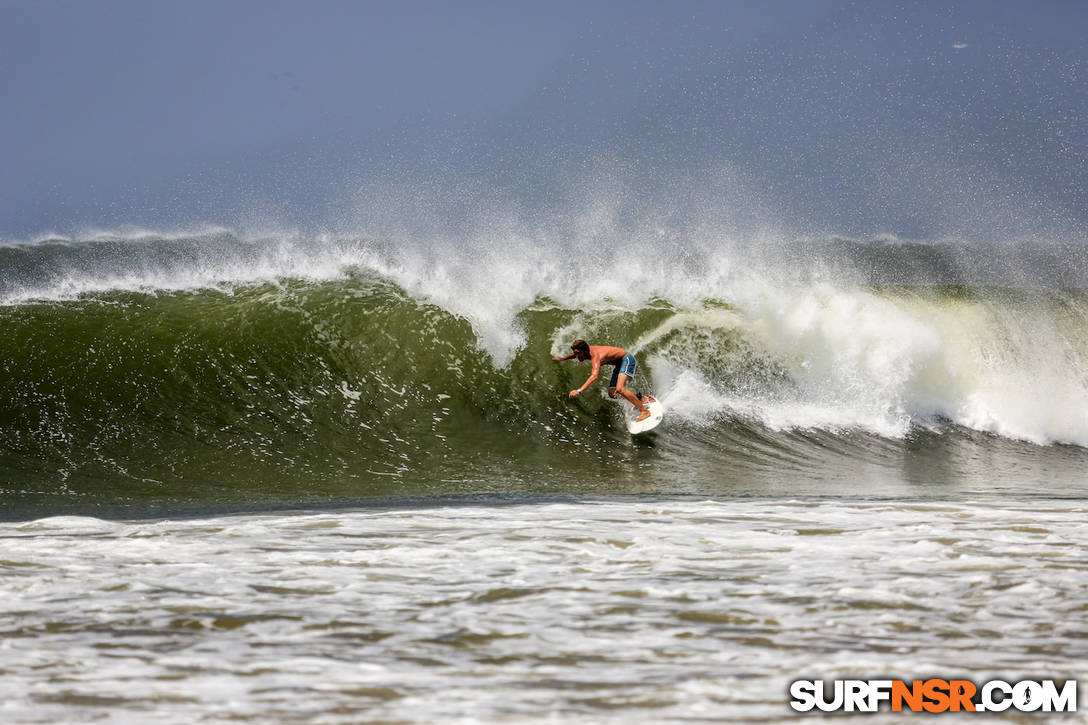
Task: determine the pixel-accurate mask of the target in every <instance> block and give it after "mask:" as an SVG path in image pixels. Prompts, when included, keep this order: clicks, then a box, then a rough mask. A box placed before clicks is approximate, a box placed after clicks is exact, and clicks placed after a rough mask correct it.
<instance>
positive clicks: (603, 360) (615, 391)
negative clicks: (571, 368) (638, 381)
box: [552, 340, 650, 421]
mask: <svg viewBox="0 0 1088 725" xmlns="http://www.w3.org/2000/svg"><path fill="white" fill-rule="evenodd" d="M570 349H571V350H574V352H572V353H571V354H570V355H566V356H565V357H556V356H555V355H552V360H555V361H556V362H563V361H564V360H570V359H571V358H577V359H579V360H582V361H585V360H591V361H592V362H593V372H591V373H590V374H589V379H587V380H586V382H585V384H584V385H582V387H580V388H578V389H577V390H572V391H570V397H572V398H577V397H578V396H579V395H581V394H582V393H583V392H584V391H585V389H586V388H588V387H589V386H590V385H593V383H594V382H596V381H597V376H598V375H600V372H601V365H614V366H615V370H614V371H613V372H612V381H611V382H610V383H609V384H608V397H610V398H612V399H613V400H614V399H615V398H616V396H617V395H622V396H623V397H625V398H627V400H629V401H630V402H631V405H633V406H635V407H636V408H637V409H638V411H639V414H638V417H637V418H635V420H636V421H640V420H646V419H647V418H649V417H650V411H649V410H647V409H646V406H645V405H643V404H642V401H641V400H639V399H638V396H636V395H635V394H634V393H632V392H631V391H630V390H628V389H627V382H628V381H629V380H633V379H634V377H635V356H634V355H632V354H631V353H629V352H627V351H626V350H624V349H622V348H619V347H608V346H607V345H590V344H589V343H588V342H586V341H585V340H575V341H574V342H573V343H571V346H570Z"/></svg>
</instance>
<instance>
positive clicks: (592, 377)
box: [570, 360, 601, 398]
mask: <svg viewBox="0 0 1088 725" xmlns="http://www.w3.org/2000/svg"><path fill="white" fill-rule="evenodd" d="M600 374H601V361H600V360H594V361H593V372H591V373H590V374H589V377H588V378H586V381H585V382H584V383H582V387H580V388H578V389H577V390H572V391H570V397H572V398H576V397H578V396H579V395H580V394H581V393H582V392H583V391H584V390H585V389H586V388H588V387H589V386H590V385H593V383H595V382H597V376H599V375H600Z"/></svg>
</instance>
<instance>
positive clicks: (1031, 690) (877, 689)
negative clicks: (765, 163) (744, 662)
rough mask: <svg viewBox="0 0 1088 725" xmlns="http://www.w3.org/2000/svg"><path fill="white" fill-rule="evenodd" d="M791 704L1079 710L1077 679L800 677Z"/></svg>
mask: <svg viewBox="0 0 1088 725" xmlns="http://www.w3.org/2000/svg"><path fill="white" fill-rule="evenodd" d="M790 697H792V698H793V699H792V700H790V707H792V708H793V709H794V710H796V711H798V712H809V711H810V710H813V709H816V710H821V711H823V712H836V711H844V712H877V711H878V710H880V709H881V706H882V705H884V704H885V703H886V704H887V705H888V707H889V708H890V709H891V711H892V712H902V711H907V712H1004V711H1006V710H1009V709H1010V708H1011V709H1013V710H1017V711H1019V712H1036V711H1042V712H1076V711H1077V681H1076V680H1065V681H1064V682H1063V684H1062V685H1061V687H1059V686H1058V685H1057V684H1056V682H1055V681H1054V680H1038V681H1036V680H1021V681H1020V682H1013V683H1009V682H1005V681H1004V680H990V681H989V682H986V683H984V684H983V685H982V686H981V687H980V686H978V685H976V684H975V683H973V682H971V681H970V680H942V679H937V678H932V679H928V680H912V681H911V682H909V683H908V682H906V681H905V680H834V682H833V683H828V682H825V681H824V680H796V681H795V682H793V683H791V684H790Z"/></svg>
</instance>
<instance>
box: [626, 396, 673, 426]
mask: <svg viewBox="0 0 1088 725" xmlns="http://www.w3.org/2000/svg"><path fill="white" fill-rule="evenodd" d="M642 404H643V405H645V406H646V409H647V410H649V411H650V417H649V418H646V419H645V420H642V421H639V422H638V423H636V422H635V418H637V417H638V410H637V409H635V411H634V415H631V416H629V417H628V418H627V430H628V431H630V433H631V435H638V434H639V433H646V432H647V431H651V430H653V429H654V428H656V427H657V426H659V425H661V420H662V419H663V418H664V416H665V406H664V405H662V404H661V402H660V401H658V400H655V399H654V398H653V397H652V396H649V395H643V396H642Z"/></svg>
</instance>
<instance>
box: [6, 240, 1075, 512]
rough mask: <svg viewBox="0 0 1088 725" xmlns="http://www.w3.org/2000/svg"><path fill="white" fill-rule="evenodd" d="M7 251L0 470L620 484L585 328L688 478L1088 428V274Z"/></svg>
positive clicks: (87, 249)
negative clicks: (635, 364) (956, 274)
mask: <svg viewBox="0 0 1088 725" xmlns="http://www.w3.org/2000/svg"><path fill="white" fill-rule="evenodd" d="M885 243H887V242H880V243H879V244H885ZM515 246H516V244H515ZM306 249H309V250H310V251H311V252H313V251H314V250H315V249H316V250H317V251H318V252H319V253H317V254H311V255H310V256H309V257H308V258H306V259H302V257H305V253H304V252H305V250H306ZM508 251H509V249H508ZM0 252H2V254H0V261H2V265H0V270H3V274H2V277H0V279H2V280H3V284H4V285H5V287H4V296H5V301H6V305H5V306H3V307H0V318H2V319H3V327H4V331H5V335H4V339H3V341H2V342H0V347H2V349H3V359H4V363H3V366H4V376H3V378H4V379H3V381H2V382H0V397H2V399H3V400H4V401H5V407H4V412H3V418H2V420H0V424H2V428H3V430H4V434H5V435H4V440H3V444H2V447H0V468H2V470H3V472H4V473H5V474H6V475H7V477H8V479H9V480H18V481H23V482H26V481H37V482H38V485H40V486H42V487H43V490H48V491H56V490H58V488H57V487H58V486H59V487H61V489H65V490H70V491H77V492H78V491H85V492H86V491H98V490H100V489H101V488H102V487H103V486H105V487H108V488H109V489H110V490H111V491H112V495H114V496H122V497H123V496H134V497H137V498H138V497H141V496H146V495H154V494H155V493H156V491H161V490H163V489H171V487H176V486H184V487H186V488H187V489H190V490H191V489H193V488H198V487H199V486H207V487H211V488H212V489H215V488H222V487H226V488H227V489H231V490H234V489H249V490H252V489H253V488H254V487H256V486H258V482H259V487H260V490H261V493H262V494H267V495H270V496H273V497H274V496H276V495H278V494H277V492H280V493H283V492H289V493H288V494H285V495H297V494H298V492H299V489H300V486H301V487H302V488H306V487H307V486H309V487H312V488H313V489H314V490H316V491H323V490H329V486H332V488H334V489H335V490H337V491H341V492H344V491H350V492H352V493H356V494H358V493H362V494H367V495H370V494H388V493H392V492H396V491H398V490H399V489H398V485H399V482H401V481H404V480H406V479H410V478H411V479H413V480H416V481H426V482H428V483H427V485H429V486H434V487H437V489H438V490H451V489H452V490H462V489H465V488H467V489H471V488H472V486H473V485H474V484H473V481H476V480H479V479H480V477H485V476H486V475H487V472H488V471H501V472H502V475H503V476H505V477H506V478H507V479H508V480H510V481H514V485H517V484H516V482H517V481H518V480H525V481H529V480H533V481H535V483H532V484H531V485H533V486H537V487H539V486H541V485H545V486H546V484H541V483H540V482H539V479H538V478H536V477H534V476H529V475H526V476H524V477H520V478H519V476H520V474H519V473H518V471H526V470H529V469H532V470H538V469H540V468H546V469H548V470H549V471H550V472H551V473H550V475H551V476H552V477H553V480H561V479H564V478H566V479H569V480H575V479H577V480H581V481H583V482H585V481H587V480H596V481H597V482H598V484H601V482H602V481H603V482H607V480H608V474H607V473H606V472H601V473H595V474H592V475H587V474H586V473H585V472H586V471H587V470H590V471H592V470H602V471H608V470H610V469H611V468H612V467H614V466H615V465H634V466H636V467H637V466H639V465H641V464H640V463H639V459H638V455H639V454H638V450H637V449H635V451H634V452H633V453H632V452H631V449H630V439H629V438H628V437H627V436H626V434H625V433H624V432H623V428H622V426H621V424H620V419H621V409H622V408H621V406H619V405H616V404H614V403H612V402H611V401H608V400H607V398H605V397H604V396H603V393H601V392H598V393H597V394H593V395H588V396H584V397H583V398H582V399H581V400H579V401H578V402H577V403H574V404H572V403H571V402H570V401H568V400H567V399H566V395H565V393H566V391H567V390H570V389H572V388H573V387H576V386H577V385H578V384H580V383H581V382H582V381H583V380H584V378H585V376H586V375H587V374H588V369H584V366H583V367H581V368H580V367H578V366H577V365H576V364H575V363H567V364H564V365H558V364H555V363H552V362H551V360H550V355H551V354H553V353H559V352H562V351H563V350H565V348H566V345H567V344H569V341H570V339H573V338H574V337H583V338H586V339H589V340H591V341H593V342H599V343H607V344H615V345H621V346H623V347H626V348H628V349H630V350H632V351H633V352H634V353H635V354H636V356H637V357H638V360H639V365H640V368H639V376H638V377H637V378H636V386H637V387H639V388H640V389H644V390H647V391H649V392H653V393H654V395H656V396H657V397H659V398H660V399H662V400H663V401H664V403H665V405H666V407H667V408H668V409H669V411H670V415H669V425H668V426H667V428H666V429H665V430H666V432H665V433H663V434H662V435H663V436H664V438H662V439H661V440H664V441H669V440H670V438H668V436H672V437H673V438H672V439H671V440H672V441H673V443H672V444H668V443H666V445H674V447H675V449H672V452H671V454H669V455H671V456H672V457H671V458H669V455H666V458H668V459H669V460H670V461H671V463H662V462H661V461H659V462H658V463H657V465H658V466H663V467H667V466H678V467H679V468H677V470H674V471H673V473H677V472H679V473H680V474H682V473H683V470H682V469H683V468H684V466H687V465H692V464H693V462H698V461H706V460H709V459H714V460H725V461H728V462H729V465H737V466H741V467H749V468H761V467H762V468H774V467H783V466H784V467H787V468H791V467H792V468H793V469H796V470H803V469H805V467H806V466H810V467H811V466H813V465H815V463H814V462H818V461H819V460H820V459H821V458H822V457H824V456H826V455H828V452H829V451H832V452H834V454H835V455H845V456H848V457H851V458H854V459H858V460H861V461H863V462H866V465H874V466H878V467H879V466H885V465H897V464H896V463H894V462H891V463H889V461H888V451H887V446H886V443H885V442H886V441H900V442H906V443H908V444H909V442H910V441H911V440H913V439H916V438H917V437H918V436H919V435H937V436H946V437H947V436H964V435H967V436H971V435H976V434H985V435H994V436H997V437H1000V438H1001V439H1006V440H1010V441H1025V442H1028V443H1031V444H1034V445H1043V446H1046V445H1051V444H1055V443H1061V444H1072V445H1074V446H1082V447H1088V414H1086V413H1085V411H1086V410H1088V323H1086V320H1088V292H1085V291H1084V290H1081V289H1075V288H1067V287H1056V286H1049V287H1021V288H1014V287H993V286H971V285H965V284H941V285H937V284H925V285H901V284H896V285H889V284H874V283H872V282H871V281H867V280H861V281H859V280H856V279H851V278H849V277H848V276H846V275H843V276H842V277H839V278H838V279H832V278H830V277H828V276H827V275H825V274H814V275H810V276H808V277H798V276H795V275H782V276H777V277H775V276H773V275H765V274H758V273H754V272H753V269H754V265H750V266H746V267H745V268H744V269H743V270H738V269H737V267H736V266H735V265H734V264H733V261H734V260H719V263H718V264H717V266H714V265H713V264H711V265H707V264H705V259H700V260H695V261H692V260H688V262H687V264H686V266H682V267H681V268H680V269H679V270H678V271H677V272H676V276H675V277H670V276H668V274H669V273H665V272H661V273H660V274H654V273H653V272H654V270H653V269H649V268H648V263H647V262H640V263H639V264H634V265H632V264H627V265H624V266H617V265H613V264H612V263H611V262H610V261H608V260H607V259H598V260H593V259H590V260H588V263H589V265H588V266H590V267H591V266H592V265H593V264H599V265H600V269H601V276H600V277H596V276H593V275H592V274H588V273H587V271H586V267H585V266H583V267H579V268H576V269H575V268H571V269H568V270H567V272H566V274H564V273H563V272H562V271H561V270H560V269H559V268H558V266H553V267H549V264H551V263H549V262H547V261H546V260H545V261H538V260H537V259H535V258H534V257H532V256H531V255H528V254H526V255H523V256H518V255H514V254H510V255H509V256H506V257H504V258H503V259H502V260H501V264H499V261H498V260H496V258H494V257H481V258H480V259H479V260H478V262H479V263H478V264H473V263H471V262H470V261H466V257H464V256H462V257H459V258H458V259H457V260H456V261H455V262H453V263H451V264H449V265H446V266H442V265H441V264H439V265H436V266H430V267H428V266H427V263H428V262H431V263H434V262H435V260H440V259H441V256H440V255H438V254H437V252H435V253H434V254H433V255H431V256H428V255H427V254H426V253H425V252H424V250H422V249H421V248H415V249H404V248H403V247H400V248H398V247H397V246H396V245H392V244H389V243H384V244H379V243H376V242H373V241H361V240H355V241H347V242H345V241H344V240H332V239H317V240H302V239H290V240H283V239H280V240H275V241H273V242H269V241H262V240H253V241H243V240H240V239H238V238H236V237H235V236H234V235H232V234H227V233H214V234H212V235H210V236H208V237H202V238H185V239H168V240H164V239H160V238H152V239H143V238H139V239H124V240H122V239H98V240H96V241H93V242H91V241H85V242H78V243H72V242H58V241H51V242H46V243H38V244H33V245H23V246H21V247H16V248H8V249H4V250H0ZM19 255H23V256H24V257H25V259H23V260H20V257H19ZM553 261H554V260H553ZM656 269H657V270H660V269H662V268H661V267H657V268H656ZM608 270H614V272H615V273H614V274H612V275H608V274H606V272H607V271H608ZM455 272H456V273H455ZM700 274H701V276H700ZM35 275H36V276H35ZM462 275H467V276H462ZM544 293H547V294H544ZM598 388H603V385H598ZM659 452H660V451H659ZM666 453H667V452H666ZM631 455H634V456H635V458H630V456H631ZM716 456H717V457H718V458H715V457H716ZM721 456H724V457H725V458H724V459H722V458H721ZM893 458H894V456H893ZM300 480H302V481H307V482H308V483H305V484H302V483H300ZM527 485H529V484H527ZM586 485H589V484H586ZM602 485H603V484H602Z"/></svg>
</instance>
